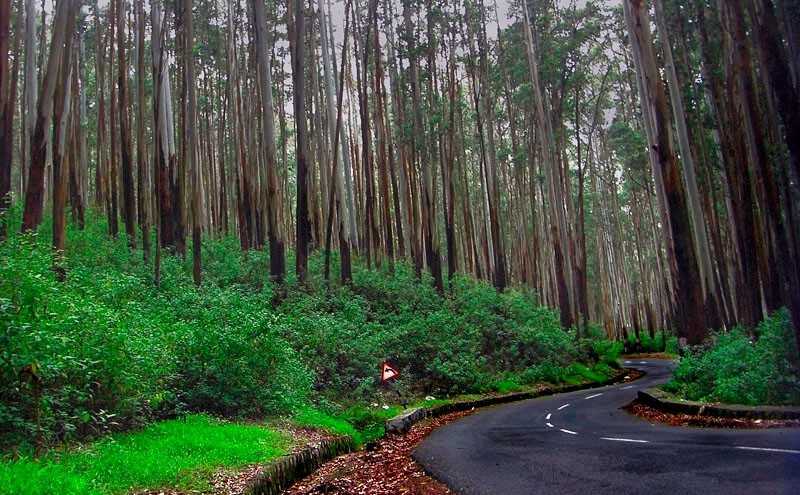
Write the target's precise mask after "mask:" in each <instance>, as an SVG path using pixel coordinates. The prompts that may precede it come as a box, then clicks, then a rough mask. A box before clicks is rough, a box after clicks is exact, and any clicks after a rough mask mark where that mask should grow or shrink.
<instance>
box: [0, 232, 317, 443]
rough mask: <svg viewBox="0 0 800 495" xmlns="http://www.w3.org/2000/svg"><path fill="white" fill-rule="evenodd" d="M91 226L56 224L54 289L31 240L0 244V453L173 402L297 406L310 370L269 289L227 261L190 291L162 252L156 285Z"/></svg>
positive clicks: (46, 251)
mask: <svg viewBox="0 0 800 495" xmlns="http://www.w3.org/2000/svg"><path fill="white" fill-rule="evenodd" d="M104 230H105V229H104V226H103V225H102V223H98V222H90V223H89V225H88V226H87V230H86V231H73V230H70V232H69V244H68V258H67V264H68V265H67V271H68V278H67V280H66V282H63V283H62V282H59V281H57V280H56V278H55V276H54V274H53V272H52V270H51V265H52V253H51V248H50V246H49V245H48V244H47V242H46V240H45V239H39V238H37V237H36V236H19V235H12V236H11V238H10V239H9V240H8V241H6V242H5V243H3V244H0V399H2V400H0V447H2V446H4V445H5V446H10V445H21V446H22V447H23V448H24V447H25V444H26V443H27V444H29V445H30V444H32V443H34V442H36V443H37V444H48V443H57V442H61V441H67V440H73V439H78V438H84V437H87V436H95V435H99V434H102V433H105V432H107V431H113V430H115V429H121V428H126V427H130V426H132V425H135V424H139V423H142V422H145V421H148V420H150V419H152V418H156V417H163V416H171V415H175V414H180V413H182V412H184V411H186V410H190V411H208V412H213V413H218V414H226V415H231V416H255V415H262V414H274V413H284V412H287V413H288V412H290V411H291V410H292V409H293V408H294V407H295V406H298V405H300V404H302V403H305V402H306V401H307V400H308V398H309V395H310V393H311V384H312V375H311V373H310V372H309V370H308V369H307V368H306V367H305V366H304V365H303V364H302V362H301V361H300V359H299V356H298V355H297V354H296V353H295V352H294V350H293V348H292V346H291V345H290V344H289V343H288V342H287V341H286V340H284V339H283V338H282V337H281V336H280V335H279V334H278V331H277V328H276V327H275V326H274V315H272V314H271V313H270V311H269V310H268V309H269V305H268V302H265V299H266V300H268V299H269V295H265V294H264V293H263V292H258V291H253V290H252V289H251V290H244V289H243V287H242V286H241V285H240V284H232V283H231V282H230V280H229V279H234V278H235V279H237V280H241V279H242V277H243V276H242V275H232V274H231V273H230V271H231V270H232V268H230V267H228V268H226V269H224V270H220V271H221V272H222V275H221V276H220V279H221V280H222V281H223V284H222V285H225V286H219V285H216V284H213V283H209V284H206V285H204V286H203V287H202V288H196V287H194V285H193V284H192V283H191V279H190V278H189V277H188V276H187V273H186V266H184V264H183V263H182V262H181V260H180V259H178V258H174V257H170V256H167V257H165V259H164V264H163V267H162V284H161V286H160V287H158V288H157V287H155V286H154V285H153V282H152V275H151V272H150V270H151V267H149V266H148V265H146V264H144V263H142V262H141V257H140V256H141V253H140V252H134V253H129V252H128V249H127V247H126V246H125V243H124V241H123V240H118V241H114V240H107V239H106V237H105V233H104ZM222 242H227V241H222ZM209 244H210V245H211V247H212V249H213V248H217V246H215V245H214V243H209ZM227 256H228V257H232V258H234V259H236V256H235V255H232V253H230V252H228V254H227ZM209 258H210V259H213V258H214V256H209ZM219 258H220V259H221V258H224V257H223V256H219ZM242 265H243V266H244V268H238V269H239V270H241V272H242V273H244V274H246V273H247V271H246V270H245V268H246V267H247V264H246V263H242ZM262 273H263V272H262ZM244 276H245V277H246V275H244Z"/></svg>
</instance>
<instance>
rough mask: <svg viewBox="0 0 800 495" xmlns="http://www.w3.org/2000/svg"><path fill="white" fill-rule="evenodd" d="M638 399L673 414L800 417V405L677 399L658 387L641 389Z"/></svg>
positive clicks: (777, 417) (757, 417)
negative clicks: (720, 402)
mask: <svg viewBox="0 0 800 495" xmlns="http://www.w3.org/2000/svg"><path fill="white" fill-rule="evenodd" d="M638 399H639V401H640V402H641V403H643V404H645V405H647V406H650V407H652V408H654V409H657V410H659V411H661V412H664V413H672V414H690V415H693V416H709V417H717V418H747V419H800V407H793V406H743V405H733V404H709V403H705V402H695V401H686V400H679V399H675V398H673V397H672V396H671V395H670V394H669V393H668V392H666V391H664V390H661V389H660V388H657V387H652V388H648V389H645V390H640V391H639V393H638Z"/></svg>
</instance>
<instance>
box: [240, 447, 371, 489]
mask: <svg viewBox="0 0 800 495" xmlns="http://www.w3.org/2000/svg"><path fill="white" fill-rule="evenodd" d="M355 449H356V445H355V442H354V441H353V439H352V438H351V437H348V436H341V437H336V438H331V439H326V440H323V441H321V442H320V443H319V444H317V445H313V446H309V447H306V448H304V449H303V450H301V451H299V452H295V453H294V454H288V455H285V456H283V457H280V458H278V459H277V460H275V461H273V462H270V463H268V464H266V465H265V466H264V468H263V470H262V471H261V472H260V473H259V474H258V476H256V478H255V479H254V480H253V481H252V482H251V483H250V484H249V485H248V487H247V488H245V490H244V493H245V494H246V495H279V494H280V493H281V492H282V491H283V490H285V489H286V488H289V487H290V486H291V485H292V484H293V483H294V482H296V481H298V480H301V479H303V478H305V477H306V476H309V475H311V474H312V473H314V471H316V470H317V469H319V468H320V467H321V466H322V465H323V464H325V463H326V462H328V461H330V460H332V459H335V458H336V457H339V456H340V455H342V454H348V453H350V452H353V451H354V450H355Z"/></svg>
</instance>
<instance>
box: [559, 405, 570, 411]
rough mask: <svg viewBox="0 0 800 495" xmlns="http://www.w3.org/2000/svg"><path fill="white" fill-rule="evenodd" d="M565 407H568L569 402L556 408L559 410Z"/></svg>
mask: <svg viewBox="0 0 800 495" xmlns="http://www.w3.org/2000/svg"><path fill="white" fill-rule="evenodd" d="M565 407H569V404H564V405H563V406H561V407H559V408H558V410H559V411H560V410H562V409H564V408H565Z"/></svg>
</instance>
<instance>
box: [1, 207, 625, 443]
mask: <svg viewBox="0 0 800 495" xmlns="http://www.w3.org/2000/svg"><path fill="white" fill-rule="evenodd" d="M19 215H20V212H19V211H18V210H12V212H11V213H10V216H11V217H10V218H11V220H12V221H13V222H17V223H18V216H19ZM10 232H11V235H10V237H9V239H8V240H6V241H5V242H3V243H0V449H1V448H6V447H10V446H16V447H21V448H22V450H23V451H24V450H25V449H26V447H32V446H33V444H34V443H35V444H38V445H41V444H55V443H58V442H62V441H71V440H76V439H83V438H87V437H92V436H97V435H101V434H104V433H106V432H108V431H113V430H117V429H125V428H129V427H131V426H134V425H140V424H144V423H146V422H148V421H151V420H153V419H156V418H163V417H173V416H176V415H183V414H185V413H187V412H207V413H212V414H215V415H220V416H226V417H248V416H250V417H258V416H263V415H268V414H286V415H291V414H293V413H294V412H296V411H306V412H304V413H303V414H305V415H306V416H308V415H309V414H311V415H312V416H313V414H312V413H308V412H307V411H309V410H313V407H317V408H319V409H322V410H324V411H326V413H327V414H328V417H332V418H337V421H340V422H343V423H346V424H348V425H349V428H350V429H351V430H352V431H361V433H359V435H362V438H372V437H374V436H375V435H378V434H379V433H380V431H381V429H382V424H381V418H382V417H383V415H384V413H383V412H382V411H383V410H381V411H373V409H372V408H368V409H365V410H360V409H358V408H352V407H350V406H352V405H353V404H365V403H367V404H371V403H385V402H390V401H394V402H396V401H397V400H398V399H397V397H396V396H395V395H394V392H393V391H391V392H390V391H389V390H388V389H384V388H382V387H381V386H380V384H379V383H378V381H379V380H378V372H379V366H380V364H381V362H382V361H384V360H386V359H388V360H390V361H391V362H392V363H393V364H394V365H395V366H397V367H398V369H399V370H400V372H401V375H400V379H399V380H397V381H396V382H395V383H394V384H393V385H392V389H394V390H397V391H399V392H400V393H401V395H402V396H403V397H405V398H407V399H412V398H413V397H419V396H424V395H428V394H432V395H436V396H438V397H447V396H452V395H456V394H464V393H480V392H486V391H500V392H505V391H511V390H516V389H518V388H520V387H522V386H525V385H530V384H533V383H535V382H539V381H549V382H552V383H561V382H565V381H569V380H579V381H583V380H585V379H587V378H588V379H593V378H597V377H599V376H601V375H602V373H597V374H596V373H594V372H593V371H592V369H590V368H586V369H585V370H584V369H582V368H575V364H576V363H577V362H579V361H585V362H587V363H589V364H592V363H594V362H595V361H597V360H600V361H602V362H604V363H606V364H609V365H612V363H613V362H614V361H615V359H616V357H615V356H617V355H618V346H616V345H613V344H605V343H604V344H598V346H599V347H596V348H595V347H593V344H592V341H591V340H587V339H584V340H582V341H579V342H576V340H575V338H574V335H573V334H572V333H570V332H566V331H564V330H563V329H562V328H561V327H560V324H559V319H558V316H557V313H556V312H554V311H553V310H551V309H548V308H545V307H542V306H539V305H537V304H536V302H535V301H534V300H533V299H532V298H531V296H530V295H529V294H526V293H523V292H520V291H517V290H514V289H509V290H506V291H505V292H503V293H498V292H497V291H496V290H495V289H494V288H493V287H492V286H491V285H490V284H488V283H486V282H482V281H476V280H474V279H472V278H470V277H468V276H463V275H459V276H456V277H455V278H454V279H453V280H452V282H451V283H450V284H449V288H448V293H447V294H446V295H445V296H443V295H440V294H438V293H437V292H436V290H435V289H434V288H433V286H432V284H431V280H430V278H429V277H428V276H427V275H423V277H422V278H421V279H419V278H418V277H417V276H416V274H415V272H414V269H413V267H412V266H410V265H409V264H408V263H404V262H397V263H395V270H394V272H393V273H389V272H388V271H387V270H386V269H385V267H384V269H368V268H367V267H366V266H365V265H364V264H363V263H360V262H359V260H358V259H356V260H354V266H353V283H352V284H351V285H350V286H346V287H334V288H332V289H331V290H330V291H328V290H325V289H324V288H323V281H322V276H321V272H322V268H321V267H322V264H323V256H322V255H321V254H320V253H315V254H313V255H312V256H311V258H310V260H309V268H310V271H309V284H308V286H305V287H304V288H302V289H300V288H299V287H298V286H297V283H296V279H295V278H294V275H292V274H291V273H289V274H287V280H286V284H285V287H284V288H283V289H282V291H281V292H282V293H283V294H284V297H282V299H281V302H280V305H278V306H277V307H273V287H272V285H271V284H270V283H269V282H267V273H268V271H269V255H268V253H266V252H263V251H247V252H242V251H241V249H240V246H239V242H238V240H236V239H235V238H233V237H224V238H219V239H206V240H204V241H203V246H202V250H203V284H202V286H200V287H196V286H195V285H194V284H193V283H192V278H191V259H182V258H181V257H178V256H174V255H172V254H171V253H170V252H169V251H164V253H163V257H162V266H161V280H160V285H159V286H158V287H156V286H155V285H154V284H153V277H152V270H153V267H152V264H151V262H145V261H144V260H143V257H142V252H141V251H139V250H133V251H131V250H130V249H129V248H128V245H127V242H126V240H125V238H124V236H119V238H117V239H111V238H109V237H108V236H107V233H106V232H107V228H106V225H105V220H104V219H102V218H95V217H93V216H91V215H90V216H89V218H88V221H87V224H86V228H85V229H84V230H77V229H75V228H74V226H71V225H70V226H69V228H68V231H67V248H66V252H65V263H66V271H67V274H68V276H67V279H66V281H64V282H59V281H58V280H56V278H55V276H54V274H53V271H52V269H51V266H52V261H53V258H52V256H53V255H52V249H51V246H50V239H49V232H50V227H49V225H48V224H47V222H45V224H43V225H42V228H41V229H40V233H39V234H33V235H26V236H23V235H19V234H18V233H16V232H18V228H15V229H13V230H11V231H10ZM189 251H191V250H189ZM292 257H293V253H291V252H289V253H287V258H288V259H287V266H291V264H292V263H291V262H292V259H293V258H292ZM333 262H334V264H335V263H337V262H338V258H337V257H336V256H335V253H334V256H333ZM333 268H334V270H333V271H334V273H335V271H336V267H335V265H334V267H333ZM587 370H588V371H587ZM317 419H319V418H317ZM351 423H352V424H351ZM354 425H355V426H354Z"/></svg>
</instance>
